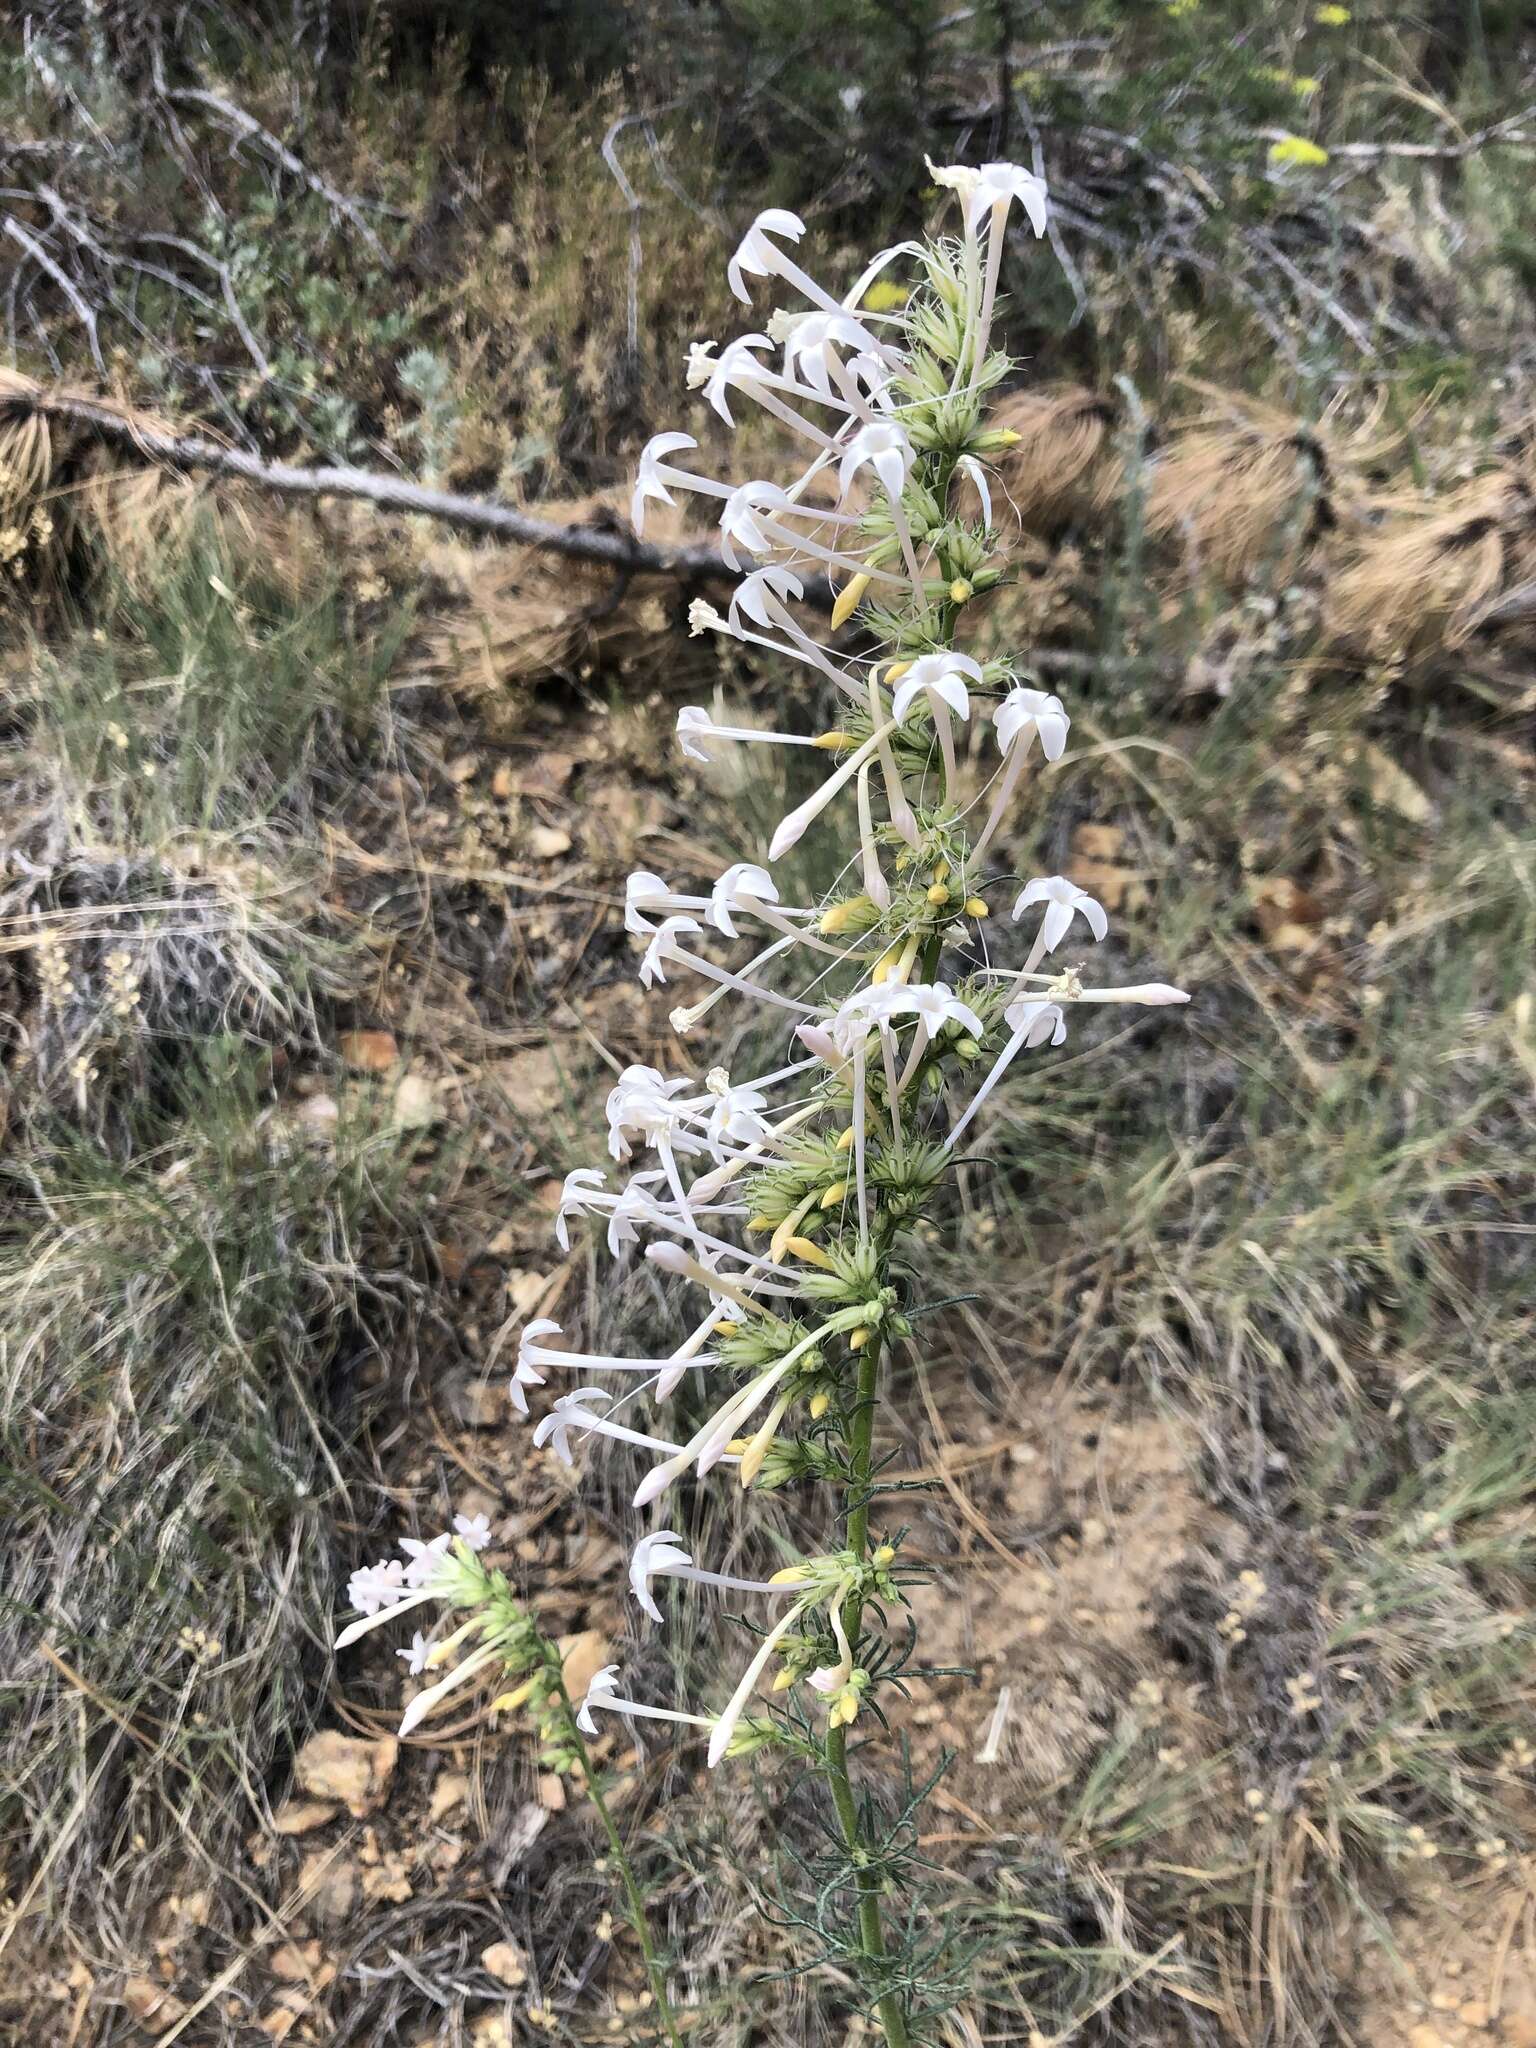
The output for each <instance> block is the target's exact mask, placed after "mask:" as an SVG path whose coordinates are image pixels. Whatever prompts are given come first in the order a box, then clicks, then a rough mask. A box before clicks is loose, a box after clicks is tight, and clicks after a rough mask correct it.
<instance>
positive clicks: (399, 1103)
mask: <svg viewBox="0 0 1536 2048" xmlns="http://www.w3.org/2000/svg"><path fill="white" fill-rule="evenodd" d="M440 1115H441V1111H440V1109H439V1107H438V1101H437V1088H436V1086H435V1085H434V1083H433V1082H431V1081H429V1080H428V1079H427V1078H426V1076H425V1075H424V1074H405V1075H403V1076H402V1077H401V1081H400V1085H399V1087H398V1088H397V1089H396V1090H395V1101H394V1107H393V1110H392V1112H391V1115H390V1122H391V1123H392V1124H393V1125H394V1127H395V1129H396V1130H397V1131H424V1130H427V1129H428V1128H429V1127H430V1126H431V1125H433V1124H435V1123H436V1122H437V1120H438V1117H439V1116H440Z"/></svg>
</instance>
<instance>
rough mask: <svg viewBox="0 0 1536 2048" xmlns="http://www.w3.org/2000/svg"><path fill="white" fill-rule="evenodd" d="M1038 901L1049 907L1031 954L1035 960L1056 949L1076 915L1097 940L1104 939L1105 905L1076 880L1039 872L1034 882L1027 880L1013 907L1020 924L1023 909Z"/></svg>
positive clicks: (1105, 925)
mask: <svg viewBox="0 0 1536 2048" xmlns="http://www.w3.org/2000/svg"><path fill="white" fill-rule="evenodd" d="M1037 903H1043V904H1044V905H1045V906H1046V909H1045V916H1044V918H1043V919H1042V920H1041V924H1040V935H1039V937H1038V938H1037V939H1036V941H1035V944H1034V948H1033V950H1032V952H1031V955H1030V958H1031V960H1032V961H1033V960H1034V959H1037V958H1038V957H1039V955H1040V954H1042V953H1054V952H1055V950H1056V948H1057V947H1058V946H1059V945H1060V944H1061V942H1062V940H1063V939H1064V938H1065V937H1066V936H1067V932H1068V930H1069V929H1070V927H1071V924H1072V920H1073V918H1074V917H1080V918H1081V919H1082V920H1083V922H1084V924H1086V925H1087V927H1088V929H1089V931H1091V932H1092V933H1093V936H1094V938H1095V939H1102V938H1103V937H1104V936H1105V934H1106V933H1107V932H1108V930H1109V919H1108V918H1107V917H1106V916H1105V915H1104V906H1103V904H1102V903H1100V902H1099V901H1098V899H1097V898H1096V897H1093V896H1090V895H1089V894H1088V891H1087V890H1086V889H1080V888H1079V887H1078V886H1077V884H1076V882H1069V881H1068V880H1067V878H1066V876H1065V875H1037V876H1036V877H1035V879H1034V880H1033V881H1032V882H1026V883H1025V885H1024V887H1023V888H1022V889H1021V890H1020V891H1019V896H1018V900H1017V902H1016V903H1015V904H1014V906H1013V919H1014V922H1015V923H1017V922H1018V920H1019V919H1020V918H1021V917H1022V916H1023V915H1024V912H1025V911H1026V910H1030V909H1032V908H1033V907H1034V905H1035V904H1037Z"/></svg>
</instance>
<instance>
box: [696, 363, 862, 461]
mask: <svg viewBox="0 0 1536 2048" xmlns="http://www.w3.org/2000/svg"><path fill="white" fill-rule="evenodd" d="M772 347H773V343H772V342H771V341H770V340H769V339H768V336H767V335H766V334H742V335H738V336H737V338H736V339H735V340H734V341H728V342H727V343H726V345H725V347H724V348H723V349H722V350H721V351H720V353H719V355H718V356H715V357H712V358H711V360H710V364H709V377H708V380H707V382H706V383H705V386H704V396H705V398H706V399H708V401H709V403H710V405H711V406H712V407H713V408H714V410H715V411H716V412H717V413H718V414H719V415H720V417H721V419H723V420H724V421H725V423H726V425H727V426H728V427H730V428H732V429H734V428H735V425H736V421H735V419H734V418H733V416H732V414H731V408H730V394H731V393H732V392H733V391H739V392H741V393H742V395H743V396H744V397H746V398H750V399H751V400H752V403H753V404H754V405H760V406H761V407H762V409H763V411H764V412H766V413H771V414H772V415H773V417H774V418H775V419H776V420H778V421H779V422H780V423H781V424H782V425H784V426H786V427H788V428H789V430H790V432H791V433H794V434H798V435H799V436H800V437H801V439H802V440H805V441H810V442H812V443H813V444H814V445H815V446H816V447H817V448H820V449H822V450H824V451H827V450H831V449H832V448H834V447H835V446H836V445H837V444H836V442H835V441H834V440H833V437H832V436H831V435H830V434H829V433H827V432H826V430H825V428H822V427H818V426H817V424H816V422H815V421H814V420H808V419H807V418H806V417H805V415H804V413H801V412H797V411H796V410H795V408H794V407H793V406H792V405H786V404H785V402H784V400H783V399H782V398H781V397H780V396H779V393H780V392H781V391H782V390H783V389H785V380H784V379H783V378H782V377H780V376H779V374H778V372H777V371H775V370H771V369H770V368H769V367H768V365H767V364H766V363H764V362H762V361H760V360H759V358H760V356H761V354H762V351H763V350H764V349H769V348H772ZM788 389H789V390H790V391H792V392H794V391H797V390H798V389H799V387H798V386H797V385H790V386H788ZM805 395H806V396H808V397H810V398H812V399H814V398H815V397H816V393H815V392H807V393H806V394H805Z"/></svg>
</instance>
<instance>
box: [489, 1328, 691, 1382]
mask: <svg viewBox="0 0 1536 2048" xmlns="http://www.w3.org/2000/svg"><path fill="white" fill-rule="evenodd" d="M562 1334H563V1332H562V1331H561V1328H560V1325H559V1324H558V1323H554V1322H551V1321H550V1320H549V1318H548V1317H547V1316H539V1317H537V1318H536V1319H535V1320H534V1321H533V1322H531V1323H529V1324H528V1325H527V1327H526V1328H525V1329H524V1331H523V1334H522V1338H521V1340H520V1341H519V1344H518V1347H517V1359H518V1363H519V1365H531V1366H534V1367H538V1366H558V1367H559V1368H561V1369H562V1370H563V1371H566V1372H643V1373H651V1374H653V1375H654V1374H656V1373H659V1372H661V1371H662V1370H663V1369H664V1368H666V1367H667V1366H670V1365H672V1364H674V1363H676V1361H677V1357H678V1354H677V1353H675V1352H674V1353H673V1355H672V1357H671V1358H621V1357H610V1356H609V1355H608V1354H607V1353H605V1352H601V1351H562V1350H557V1349H556V1348H555V1347H554V1346H553V1345H549V1344H546V1343H545V1342H544V1341H543V1340H544V1339H545V1338H546V1337H558V1336H561V1335H562ZM685 1362H686V1363H689V1364H692V1365H697V1366H708V1365H714V1364H716V1363H717V1362H718V1361H717V1360H716V1358H715V1356H714V1354H713V1353H712V1352H703V1351H701V1352H698V1353H697V1355H693V1356H690V1357H688V1358H687V1359H686V1361H685ZM599 1391H600V1390H599V1389H598V1388H595V1387H589V1388H585V1389H583V1392H584V1393H586V1394H592V1393H597V1392H599Z"/></svg>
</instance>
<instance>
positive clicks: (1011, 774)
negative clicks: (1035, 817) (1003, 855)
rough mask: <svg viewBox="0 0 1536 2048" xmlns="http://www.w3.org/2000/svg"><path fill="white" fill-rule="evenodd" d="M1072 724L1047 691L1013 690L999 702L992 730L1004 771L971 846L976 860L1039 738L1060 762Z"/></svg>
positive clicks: (1048, 753)
mask: <svg viewBox="0 0 1536 2048" xmlns="http://www.w3.org/2000/svg"><path fill="white" fill-rule="evenodd" d="M1071 723H1072V721H1071V719H1070V718H1068V716H1067V714H1066V712H1065V711H1064V710H1063V709H1062V707H1061V699H1060V698H1059V697H1052V696H1051V695H1050V694H1049V693H1048V692H1047V691H1045V690H1028V689H1024V688H1022V687H1020V688H1018V689H1013V690H1010V691H1009V692H1008V694H1007V696H1006V697H1005V698H1004V699H1003V701H1002V703H1001V704H999V705H998V707H997V709H996V710H995V711H994V712H993V714H992V730H993V731H994V732H995V733H996V734H997V744H998V746H999V748H1000V749H1001V750H1002V755H1003V772H1002V775H1001V777H1000V778H999V780H998V785H997V790H996V793H995V795H994V796H993V798H992V808H991V810H990V811H989V812H988V813H987V821H986V823H985V825H983V826H982V828H981V831H980V833H979V835H978V836H977V840H976V844H975V845H974V846H973V847H972V849H971V854H972V858H973V859H975V860H977V861H979V860H980V859H981V856H982V855H983V854H984V853H985V852H986V850H987V847H988V845H989V844H990V842H991V839H992V835H993V833H994V832H995V831H996V830H997V828H998V826H999V825H1000V824H1001V823H1002V821H1003V816H1004V813H1005V812H1006V811H1007V809H1008V804H1009V801H1010V799H1011V798H1012V796H1013V792H1014V790H1015V789H1016V788H1017V787H1018V783H1019V777H1020V776H1021V775H1022V774H1023V773H1024V764H1025V762H1026V760H1027V759H1028V758H1029V751H1030V748H1031V747H1032V746H1033V745H1034V743H1035V741H1036V739H1038V740H1039V742H1040V751H1041V753H1042V754H1044V756H1045V758H1046V760H1047V761H1059V760H1060V759H1061V757H1062V754H1063V752H1064V751H1065V749H1066V744H1067V729H1068V727H1069V726H1070V725H1071Z"/></svg>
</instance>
